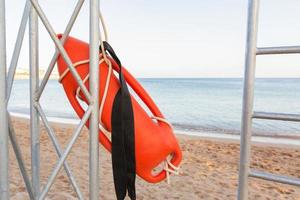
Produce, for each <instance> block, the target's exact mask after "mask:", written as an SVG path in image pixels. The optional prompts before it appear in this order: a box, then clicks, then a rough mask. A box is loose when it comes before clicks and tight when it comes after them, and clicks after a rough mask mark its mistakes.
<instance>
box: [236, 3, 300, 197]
mask: <svg viewBox="0 0 300 200" xmlns="http://www.w3.org/2000/svg"><path fill="white" fill-rule="evenodd" d="M258 14H259V0H248V22H247V41H246V57H245V72H244V94H243V110H242V129H241V147H240V149H241V150H240V165H239V185H238V199H239V200H247V199H248V178H249V177H254V178H260V179H263V180H268V181H274V182H279V183H284V184H290V185H295V186H300V179H298V178H293V177H289V176H283V175H276V174H271V173H267V172H261V171H257V170H250V154H251V152H250V151H251V135H252V120H253V119H267V120H282V121H300V115H295V114H286V113H270V112H253V101H254V82H255V67H256V56H257V55H269V54H294V53H300V46H282V47H261V48H258V47H256V45H257V29H258Z"/></svg>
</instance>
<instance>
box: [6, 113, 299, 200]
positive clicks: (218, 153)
mask: <svg viewBox="0 0 300 200" xmlns="http://www.w3.org/2000/svg"><path fill="white" fill-rule="evenodd" d="M13 123H14V127H15V131H16V134H17V138H18V142H19V144H20V146H21V149H22V153H23V156H24V159H25V163H26V167H27V169H28V172H29V173H30V145H29V144H30V137H29V135H30V133H29V123H28V120H26V119H20V118H14V119H13ZM52 128H53V129H54V130H55V133H56V136H57V138H58V140H59V142H60V144H62V147H65V146H66V144H67V143H68V141H69V140H70V137H71V135H72V133H73V130H74V125H67V124H58V123H52ZM177 137H178V140H179V142H180V146H181V148H182V151H183V161H182V167H181V174H180V175H179V176H172V177H171V183H170V185H168V184H167V183H166V182H165V181H163V182H161V183H159V184H150V183H147V182H145V181H143V180H142V179H140V178H137V182H136V189H137V199H144V200H148V199H157V200H158V199H159V200H161V199H184V200H193V199H214V200H218V199H219V200H227V199H236V192H237V179H238V159H239V144H238V143H237V142H236V141H231V140H221V139H217V140H216V139H211V138H201V137H196V136H186V135H178V136H177ZM88 140H89V137H88V132H87V130H86V129H84V131H83V132H82V133H81V135H80V137H79V138H78V140H77V142H76V144H75V146H74V148H73V149H72V152H71V154H70V155H69V157H68V164H69V166H70V168H71V170H72V172H73V174H74V176H75V178H76V180H77V183H78V185H79V186H80V189H81V191H82V192H83V194H84V196H85V198H86V199H88ZM56 161H57V156H56V153H55V150H54V148H53V145H52V143H51V141H50V139H49V137H48V135H47V133H46V131H45V128H44V127H42V128H41V183H42V185H44V184H45V182H46V181H47V178H48V177H49V175H50V173H51V170H52V169H53V167H54V165H55V163H56ZM100 166H101V168H100V188H99V189H100V197H101V199H105V200H110V199H112V200H113V199H116V198H115V193H114V187H113V177H112V169H111V157H110V154H109V153H108V152H107V151H106V150H105V149H103V148H102V147H101V148H100ZM251 166H252V168H255V169H258V170H264V171H268V172H272V173H276V174H285V175H290V176H294V177H297V178H300V148H295V147H288V146H278V145H276V146H274V145H267V144H254V145H253V148H252V162H251ZM10 180H11V183H10V188H11V189H10V192H11V197H12V199H18V200H23V199H29V197H28V195H27V194H26V188H25V186H24V183H23V181H22V177H21V175H20V172H19V168H18V164H17V161H16V159H15V156H14V153H13V150H12V148H10ZM249 185H250V198H249V199H253V200H254V199H258V200H259V199H291V200H300V187H296V186H288V185H284V184H280V183H272V182H268V181H263V180H258V179H253V178H251V179H250V181H249ZM47 199H55V200H63V199H68V200H69V199H77V198H76V194H75V193H74V192H73V189H72V186H71V185H70V184H69V182H68V177H67V176H66V174H65V172H64V170H63V169H62V170H61V171H60V173H59V175H58V176H57V179H56V181H55V183H54V184H53V186H52V188H51V190H50V192H49V195H48V197H47Z"/></svg>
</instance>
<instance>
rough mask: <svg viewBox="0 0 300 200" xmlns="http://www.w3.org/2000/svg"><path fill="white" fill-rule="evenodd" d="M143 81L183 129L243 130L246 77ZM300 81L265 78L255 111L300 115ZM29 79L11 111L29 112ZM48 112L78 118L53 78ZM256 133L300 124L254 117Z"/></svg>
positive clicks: (45, 102)
mask: <svg viewBox="0 0 300 200" xmlns="http://www.w3.org/2000/svg"><path fill="white" fill-rule="evenodd" d="M139 81H140V83H141V84H142V85H143V86H144V87H145V89H146V90H147V91H148V92H149V94H150V95H151V96H152V98H153V99H154V101H155V102H156V104H157V105H158V107H159V108H160V109H161V111H162V113H164V115H165V117H166V118H167V119H168V120H169V121H170V122H171V123H172V124H173V125H174V127H175V128H176V129H177V130H182V131H185V132H191V133H197V132H211V133H230V134H239V132H240V129H241V114H242V113H241V112H242V98H243V97H242V96H243V79H241V78H178V79H177V78H176V79H173V78H147V79H139ZM299 86H300V79H292V78H289V79H284V78H272V79H271V78H266V79H264V78H259V79H256V84H255V98H254V110H255V111H265V112H280V113H293V114H300V87H299ZM29 102H30V101H29V81H28V80H16V81H15V83H14V87H13V91H12V95H11V99H10V102H9V111H11V112H13V113H21V114H25V115H28V114H29ZM41 106H42V108H43V110H44V111H45V113H46V115H47V116H48V117H50V118H56V119H59V120H60V121H66V122H67V121H68V120H72V119H74V120H75V119H77V116H76V114H75V112H74V111H73V109H72V107H71V105H70V104H69V102H68V100H67V98H66V96H65V93H64V90H63V88H62V85H60V84H59V83H58V81H57V80H50V81H49V83H48V85H47V86H46V88H45V91H44V93H43V95H42V98H41ZM253 132H254V134H256V135H268V136H288V137H300V123H297V122H281V121H270V120H259V119H256V120H254V127H253Z"/></svg>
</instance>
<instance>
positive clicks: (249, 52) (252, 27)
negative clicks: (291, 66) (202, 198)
mask: <svg viewBox="0 0 300 200" xmlns="http://www.w3.org/2000/svg"><path fill="white" fill-rule="evenodd" d="M258 7H259V0H249V1H248V23H247V26H248V27H247V43H246V60H245V74H244V95H243V114H242V130H241V147H240V168H239V170H240V171H239V186H238V199H239V200H247V199H248V177H249V166H250V150H251V149H250V145H251V134H252V133H251V132H252V112H253V110H252V109H253V98H254V79H255V63H256V45H257V26H258Z"/></svg>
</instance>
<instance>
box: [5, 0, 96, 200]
mask: <svg viewBox="0 0 300 200" xmlns="http://www.w3.org/2000/svg"><path fill="white" fill-rule="evenodd" d="M89 2H90V17H89V21H90V26H89V27H90V44H91V45H90V72H91V73H90V74H91V75H90V85H91V87H90V91H88V89H87V88H86V86H85V85H84V83H83V81H82V80H81V78H80V76H79V74H78V73H77V71H76V69H75V68H74V66H73V64H72V61H71V59H70V58H69V56H68V54H67V53H66V51H65V49H64V47H63V44H64V42H65V40H66V38H67V36H68V35H69V33H70V31H71V29H72V27H73V24H74V22H75V21H76V18H77V16H78V14H79V12H80V10H81V8H82V5H83V3H84V0H78V1H77V4H76V6H75V8H74V11H73V13H72V15H71V18H70V20H69V22H68V24H67V26H66V29H65V32H64V34H63V36H62V38H61V39H58V38H57V36H56V33H55V31H54V29H53V28H52V26H51V24H50V23H49V21H48V19H47V17H46V15H45V13H44V12H43V10H42V8H41V7H40V5H39V3H38V1H37V0H26V4H25V7H24V12H23V16H22V20H21V24H20V27H19V31H18V34H17V39H16V42H15V47H14V51H13V54H12V59H11V62H10V65H9V66H10V67H9V71H8V73H7V75H6V38H5V32H6V30H5V0H0V49H1V51H0V130H1V132H0V152H1V153H0V160H1V162H0V199H1V200H7V199H9V176H8V173H9V170H8V163H9V162H8V161H9V156H8V139H10V141H11V144H12V147H13V150H14V153H15V155H16V158H17V162H18V164H19V168H20V171H21V175H22V177H23V179H24V182H25V186H26V189H27V192H28V194H29V197H30V199H40V200H42V199H45V198H46V195H47V193H48V191H49V190H50V188H51V186H52V184H53V183H54V181H55V178H56V176H57V174H58V173H59V171H60V169H61V168H62V167H64V169H65V171H66V174H67V176H68V178H69V180H70V183H71V185H72V187H73V189H74V191H75V192H76V194H77V197H78V199H84V198H83V195H82V193H81V191H80V189H79V186H78V184H77V183H76V180H75V178H74V176H73V174H72V172H71V169H70V167H69V166H68V164H67V162H66V159H67V157H68V155H69V153H70V151H71V149H72V147H73V145H74V143H75V142H76V140H77V139H78V136H79V135H80V133H81V130H82V129H83V127H84V124H85V123H86V122H87V120H88V119H90V142H89V156H90V158H89V185H90V191H89V199H92V200H96V199H99V191H98V190H99V143H98V123H99V122H98V115H99V111H98V107H99V99H98V98H99V97H98V93H99V67H98V60H99V49H98V45H99V26H98V25H99V17H98V14H99V0H90V1H89ZM28 19H29V44H30V45H29V47H30V53H29V58H30V59H29V60H30V132H31V166H32V167H31V176H32V177H31V180H30V178H29V175H28V173H27V170H26V167H25V164H24V159H23V156H22V153H21V150H20V147H19V145H18V141H17V137H16V135H15V131H14V127H13V124H12V122H11V117H10V114H9V112H8V111H7V105H8V101H9V98H10V95H11V90H12V86H13V82H14V76H15V72H16V68H17V64H18V60H19V56H20V51H21V47H22V43H23V39H24V33H25V30H26V25H27V21H28ZM39 19H40V20H41V22H42V23H43V25H44V26H45V28H46V29H47V31H48V33H49V35H50V37H51V39H52V40H53V42H54V44H55V46H56V51H55V53H54V55H53V57H52V59H51V62H50V64H49V66H48V68H47V71H46V73H45V75H44V77H43V78H42V81H41V83H40V84H39V62H38V60H39V58H38V52H39V49H38V43H39V38H38V30H39V29H38V20H39ZM58 55H61V56H62V57H63V59H64V60H65V62H66V63H67V64H68V67H69V69H70V71H71V73H72V75H73V76H74V78H75V79H76V81H77V82H78V84H79V86H80V88H81V90H82V91H83V93H84V95H85V96H86V98H87V99H88V102H89V105H88V108H87V110H86V113H85V114H84V116H83V118H82V119H81V121H80V123H79V124H78V126H77V127H76V129H75V131H74V133H73V135H72V136H71V139H70V141H69V144H68V145H67V146H66V149H65V150H62V149H61V147H60V145H59V143H58V140H57V138H56V136H55V133H54V130H53V129H52V128H51V126H50V123H49V121H48V120H47V117H46V115H45V113H44V111H43V109H42V106H41V105H40V103H39V100H40V97H41V95H42V93H43V91H44V88H45V86H46V84H47V82H48V80H49V77H50V75H51V72H52V71H53V68H54V66H55V63H56V60H57V57H58ZM40 119H41V121H42V122H43V124H44V126H45V128H46V131H47V134H48V135H49V137H50V140H51V141H52V143H53V145H54V148H55V151H56V153H57V156H58V161H57V163H56V165H55V167H54V170H53V171H52V173H51V175H50V176H49V178H48V181H47V183H46V184H45V186H44V188H43V189H42V191H40V188H41V186H40V148H39V146H40V140H39V134H40V129H39V121H40Z"/></svg>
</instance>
